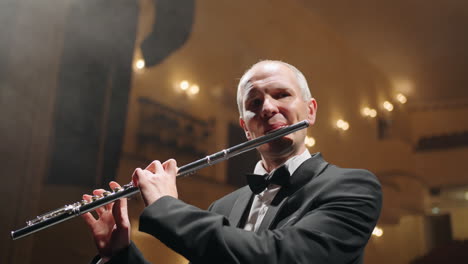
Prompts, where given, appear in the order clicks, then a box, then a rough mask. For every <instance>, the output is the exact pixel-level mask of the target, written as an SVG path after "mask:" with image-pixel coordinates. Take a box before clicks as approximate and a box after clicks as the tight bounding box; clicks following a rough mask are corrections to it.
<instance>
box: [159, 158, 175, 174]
mask: <svg viewBox="0 0 468 264" xmlns="http://www.w3.org/2000/svg"><path fill="white" fill-rule="evenodd" d="M162 166H163V168H164V170H165V171H166V172H168V173H170V174H171V175H176V174H177V170H178V168H177V161H176V160H175V159H169V160H166V161H165V162H164V163H163V164H162Z"/></svg>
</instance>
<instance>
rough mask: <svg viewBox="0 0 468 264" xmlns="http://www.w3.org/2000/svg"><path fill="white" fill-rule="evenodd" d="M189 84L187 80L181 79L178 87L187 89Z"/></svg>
mask: <svg viewBox="0 0 468 264" xmlns="http://www.w3.org/2000/svg"><path fill="white" fill-rule="evenodd" d="M189 86H190V84H189V82H188V81H181V82H180V85H179V87H180V89H182V90H184V91H185V90H187V89H188V88H189Z"/></svg>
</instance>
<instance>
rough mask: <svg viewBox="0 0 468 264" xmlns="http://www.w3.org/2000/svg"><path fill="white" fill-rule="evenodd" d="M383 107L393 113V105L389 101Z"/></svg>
mask: <svg viewBox="0 0 468 264" xmlns="http://www.w3.org/2000/svg"><path fill="white" fill-rule="evenodd" d="M383 107H384V108H385V110H387V111H389V112H391V111H393V104H392V103H390V102H389V101H385V102H384V103H383Z"/></svg>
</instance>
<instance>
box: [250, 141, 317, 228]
mask: <svg viewBox="0 0 468 264" xmlns="http://www.w3.org/2000/svg"><path fill="white" fill-rule="evenodd" d="M310 157H311V155H310V152H309V150H308V149H306V150H305V151H304V152H303V153H302V154H300V155H297V156H294V157H292V158H290V159H288V160H287V161H286V162H285V163H284V165H285V166H286V169H287V170H288V171H289V175H293V173H294V171H296V169H297V168H298V167H299V166H300V165H301V164H302V163H303V162H304V161H306V160H307V159H309V158H310ZM275 170H276V169H275ZM275 170H273V171H271V172H270V173H269V174H272V173H274V172H275ZM254 173H255V174H259V175H263V174H267V173H268V172H267V171H266V170H265V168H264V167H263V163H262V161H261V160H260V161H258V162H257V165H255V170H254ZM280 189H281V186H279V185H276V184H270V185H268V187H267V188H266V189H265V190H264V191H263V192H261V193H259V194H257V195H255V197H254V200H253V202H252V207H251V208H250V213H249V217H248V218H247V221H246V224H245V226H244V230H247V231H257V230H258V228H259V227H260V224H261V223H262V221H263V218H264V217H265V215H266V213H267V211H268V208H270V205H271V202H272V201H273V199H274V198H275V196H276V194H277V193H278V192H279V190H280Z"/></svg>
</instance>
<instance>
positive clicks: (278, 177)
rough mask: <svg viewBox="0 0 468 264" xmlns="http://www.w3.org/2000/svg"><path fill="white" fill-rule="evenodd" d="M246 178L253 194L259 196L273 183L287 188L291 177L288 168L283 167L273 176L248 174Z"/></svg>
mask: <svg viewBox="0 0 468 264" xmlns="http://www.w3.org/2000/svg"><path fill="white" fill-rule="evenodd" d="M246 176H247V183H248V184H249V187H250V189H251V190H252V192H253V193H255V194H259V193H261V192H262V191H263V190H265V188H266V187H268V185H269V184H271V183H272V184H276V185H280V186H286V185H287V184H288V183H289V176H290V175H289V171H288V169H287V168H286V166H284V165H283V166H281V167H279V168H277V169H276V170H275V172H274V173H273V175H269V174H268V173H266V174H264V175H258V174H252V173H248V174H247V175H246Z"/></svg>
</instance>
